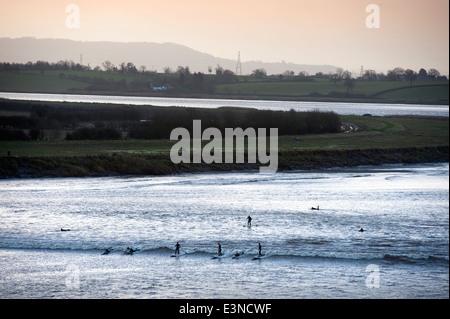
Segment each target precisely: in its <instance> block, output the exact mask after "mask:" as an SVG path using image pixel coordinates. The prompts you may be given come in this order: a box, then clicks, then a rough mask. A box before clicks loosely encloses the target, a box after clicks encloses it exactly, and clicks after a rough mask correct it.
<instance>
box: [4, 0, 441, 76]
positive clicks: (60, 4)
mask: <svg viewBox="0 0 450 319" xmlns="http://www.w3.org/2000/svg"><path fill="white" fill-rule="evenodd" d="M69 4H74V5H76V7H77V8H78V9H79V15H78V17H79V27H74V21H76V20H74V19H73V17H74V14H76V13H75V12H74V11H69V12H66V8H67V6H68V5H69ZM370 4H375V5H376V6H377V7H378V8H379V11H378V13H379V14H376V12H375V11H369V12H366V7H367V6H368V5H370ZM375 15H377V16H378V17H379V20H378V21H379V24H376V21H377V20H374V19H372V18H373V17H375ZM68 20H69V22H68ZM367 20H369V24H367ZM374 24H375V26H376V27H373V28H369V27H368V26H374ZM448 29H449V1H448V0H367V1H365V0H225V1H222V0H160V1H154V0H127V1H117V0H99V1H98V0H97V1H96V0H67V1H65V0H39V1H29V0H1V1H0V37H9V38H19V37H30V36H31V37H36V38H58V39H71V40H81V41H115V42H156V43H164V42H173V43H179V44H182V45H186V46H188V47H190V48H192V49H195V50H198V51H201V52H204V53H209V54H212V55H214V56H216V57H221V58H227V59H237V55H238V52H240V54H241V60H242V61H251V60H253V61H263V62H281V61H285V62H293V63H298V64H316V65H324V64H329V65H336V66H339V67H342V68H344V69H348V70H359V69H360V68H361V66H363V67H364V69H374V70H376V71H378V72H386V71H387V70H389V69H393V68H395V67H403V68H405V69H406V68H411V69H413V70H416V71H418V70H419V69H420V68H425V69H426V70H428V69H430V68H435V69H437V70H439V71H440V72H441V74H445V75H448V74H449V62H448V61H449V31H448ZM0 50H1V48H0Z"/></svg>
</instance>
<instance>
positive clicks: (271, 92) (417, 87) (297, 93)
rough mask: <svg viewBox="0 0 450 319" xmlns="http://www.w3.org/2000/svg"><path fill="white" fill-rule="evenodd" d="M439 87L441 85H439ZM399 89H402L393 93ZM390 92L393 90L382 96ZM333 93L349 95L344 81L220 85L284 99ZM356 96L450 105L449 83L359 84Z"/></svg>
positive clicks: (238, 92)
mask: <svg viewBox="0 0 450 319" xmlns="http://www.w3.org/2000/svg"><path fill="white" fill-rule="evenodd" d="M438 85H439V86H438ZM393 89H398V90H393ZM387 90H393V91H390V92H386V93H384V94H379V93H380V92H384V91H387ZM332 92H336V93H341V94H346V93H347V87H346V86H345V85H344V83H343V82H337V83H334V82H331V81H315V82H248V83H236V84H222V85H218V86H216V93H219V94H230V95H255V96H281V97H310V96H316V95H324V96H326V95H329V94H330V93H331V94H332ZM350 93H351V94H355V95H365V96H367V97H371V96H373V95H376V98H377V99H379V100H395V99H400V100H402V101H403V100H406V101H409V102H412V101H419V100H423V101H430V100H435V101H442V102H445V101H447V102H448V96H449V87H448V82H429V81H427V82H425V81H416V82H413V85H412V87H411V86H410V84H409V82H402V81H400V82H396V81H395V82H387V81H375V82H370V81H366V82H364V81H357V82H355V86H354V88H353V90H352V91H351V92H350Z"/></svg>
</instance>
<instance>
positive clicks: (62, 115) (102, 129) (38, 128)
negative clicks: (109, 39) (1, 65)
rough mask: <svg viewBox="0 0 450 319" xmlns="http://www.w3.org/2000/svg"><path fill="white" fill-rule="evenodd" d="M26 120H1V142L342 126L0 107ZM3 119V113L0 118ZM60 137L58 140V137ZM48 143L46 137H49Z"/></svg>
mask: <svg viewBox="0 0 450 319" xmlns="http://www.w3.org/2000/svg"><path fill="white" fill-rule="evenodd" d="M1 110H3V111H11V110H14V111H15V112H18V111H19V112H28V113H29V115H28V116H27V115H14V116H7V115H2V116H0V140H39V139H45V138H49V136H48V133H47V134H44V132H58V133H61V132H63V133H65V138H66V139H68V140H80V139H121V138H134V139H168V138H169V137H170V133H171V131H172V130H173V129H175V128H177V127H184V128H186V129H188V130H189V131H190V133H191V134H192V123H193V120H201V121H202V126H204V128H207V127H215V128H218V129H219V130H220V131H221V132H222V134H225V128H237V127H241V128H242V129H244V130H245V129H246V128H249V127H253V128H258V127H262V128H275V127H276V128H278V134H279V135H302V134H311V133H315V134H319V133H334V132H339V131H340V128H341V121H340V118H339V116H338V115H337V114H336V113H334V112H320V111H317V110H313V111H309V112H297V111H295V110H290V111H270V110H254V109H241V108H219V109H195V108H180V107H170V108H135V107H129V106H123V107H122V106H84V107H83V106H78V105H58V104H55V105H53V104H52V105H46V104H34V103H31V102H12V101H1V102H0V111H1ZM3 113H5V112H3ZM60 135H61V134H58V136H60ZM50 138H51V136H50Z"/></svg>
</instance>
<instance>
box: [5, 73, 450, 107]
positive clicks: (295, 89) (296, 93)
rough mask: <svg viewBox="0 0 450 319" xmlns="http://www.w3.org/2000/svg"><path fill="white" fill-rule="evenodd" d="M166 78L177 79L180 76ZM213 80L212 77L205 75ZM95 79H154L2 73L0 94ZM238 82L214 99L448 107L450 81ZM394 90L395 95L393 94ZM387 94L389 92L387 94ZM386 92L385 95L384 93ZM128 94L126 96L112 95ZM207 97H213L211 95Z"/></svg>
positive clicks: (78, 86) (59, 88)
mask: <svg viewBox="0 0 450 319" xmlns="http://www.w3.org/2000/svg"><path fill="white" fill-rule="evenodd" d="M165 76H170V77H174V76H175V77H176V76H177V74H169V75H165ZM205 76H206V77H210V76H209V75H205ZM94 78H103V79H105V80H112V81H115V82H117V81H120V80H124V81H126V83H128V84H130V83H132V82H133V81H137V80H145V81H152V77H151V76H146V77H143V76H142V75H137V76H131V75H127V74H121V73H118V72H100V71H84V72H81V71H44V72H43V73H42V74H41V73H40V72H39V71H22V72H0V91H4V92H47V93H67V92H71V91H72V92H73V90H78V92H83V91H84V90H86V89H87V88H88V87H89V86H91V85H92V82H90V81H91V80H92V79H94ZM238 78H239V81H238V82H237V83H232V84H219V85H215V87H214V93H213V95H212V97H214V95H216V96H220V97H226V96H229V97H233V98H239V97H242V98H246V97H249V96H251V97H253V98H255V97H256V98H262V99H277V98H279V99H281V98H282V99H294V100H302V99H308V100H311V99H313V100H321V99H322V100H323V99H330V98H332V99H334V100H342V99H365V100H367V101H368V102H388V103H424V104H448V103H449V82H448V81H413V83H412V87H411V86H410V83H409V82H408V81H393V82H390V81H356V82H355V86H354V88H353V90H352V91H351V92H350V93H351V96H347V87H346V86H345V85H344V82H343V81H341V82H336V83H334V82H331V81H329V80H326V79H316V80H315V81H313V82H289V81H276V80H275V79H274V78H272V77H267V78H264V79H256V78H253V77H248V76H247V77H243V76H240V77H238ZM392 90H393V91H392ZM385 91H386V92H385ZM383 92H384V93H383ZM111 93H114V94H125V93H124V92H118V91H116V92H111ZM140 94H143V95H151V94H153V92H152V91H151V90H150V89H148V91H145V92H144V91H140ZM208 97H211V96H210V95H208Z"/></svg>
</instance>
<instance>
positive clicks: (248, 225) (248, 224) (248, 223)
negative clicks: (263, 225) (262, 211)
mask: <svg viewBox="0 0 450 319" xmlns="http://www.w3.org/2000/svg"><path fill="white" fill-rule="evenodd" d="M247 227H252V218H251V217H250V215H248V217H247Z"/></svg>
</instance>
